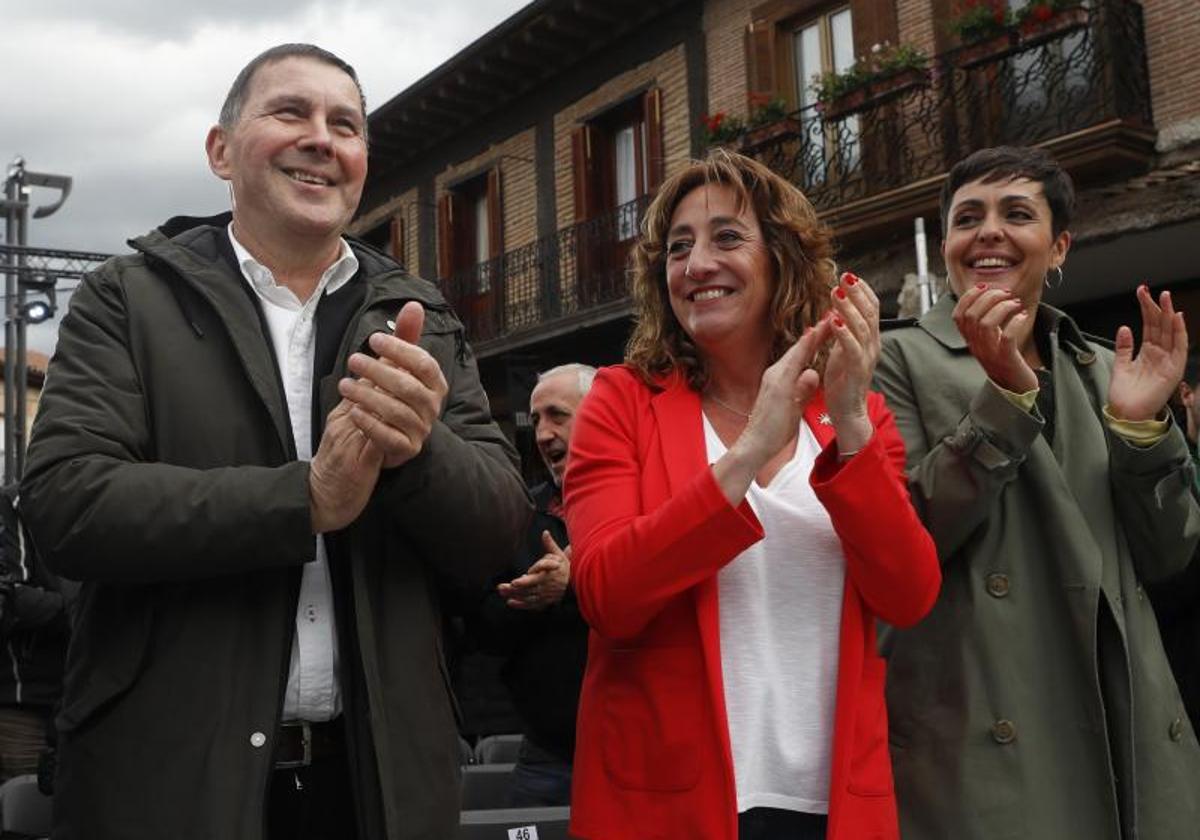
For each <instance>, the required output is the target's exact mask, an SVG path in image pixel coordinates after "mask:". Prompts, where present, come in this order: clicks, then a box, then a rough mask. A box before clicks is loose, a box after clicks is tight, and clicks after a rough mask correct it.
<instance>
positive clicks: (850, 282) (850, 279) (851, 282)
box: [846, 273, 858, 286]
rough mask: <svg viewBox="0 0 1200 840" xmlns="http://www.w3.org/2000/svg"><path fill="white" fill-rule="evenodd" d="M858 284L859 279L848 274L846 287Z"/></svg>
mask: <svg viewBox="0 0 1200 840" xmlns="http://www.w3.org/2000/svg"><path fill="white" fill-rule="evenodd" d="M857 282H858V277H856V276H855V275H853V274H850V273H847V274H846V285H847V286H853V285H854V284H855V283H857Z"/></svg>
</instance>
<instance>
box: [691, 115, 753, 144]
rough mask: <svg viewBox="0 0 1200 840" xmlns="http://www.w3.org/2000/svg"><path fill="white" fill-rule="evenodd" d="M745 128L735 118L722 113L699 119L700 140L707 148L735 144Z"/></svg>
mask: <svg viewBox="0 0 1200 840" xmlns="http://www.w3.org/2000/svg"><path fill="white" fill-rule="evenodd" d="M745 130H746V127H745V126H744V125H743V124H742V121H741V120H739V119H738V118H737V117H731V116H729V115H728V114H726V113H725V112H724V111H717V112H716V113H715V114H704V115H703V116H702V117H700V140H701V142H702V143H703V144H704V145H705V146H706V147H707V146H727V145H731V144H733V143H736V142H737V140H738V138H739V137H741V136H742V133H743V132H744V131H745Z"/></svg>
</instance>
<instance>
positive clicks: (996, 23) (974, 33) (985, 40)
mask: <svg viewBox="0 0 1200 840" xmlns="http://www.w3.org/2000/svg"><path fill="white" fill-rule="evenodd" d="M1013 23H1014V19H1013V15H1012V12H1010V11H1009V9H1008V2H1007V0H959V2H958V3H957V4H956V5H955V16H954V17H953V18H951V19H950V21H949V22H948V23H947V24H946V29H947V31H949V32H950V33H951V34H952V35H956V36H957V37H958V40H959V42H960V43H961V44H962V46H961V47H959V48H958V49H957V50H956V51H955V52H954V54H953V56H954V63H955V64H956V65H958V66H959V67H963V68H969V67H974V66H976V65H979V64H984V63H986V62H989V61H993V60H996V59H999V58H1001V57H1003V56H1005V55H1007V54H1008V53H1010V52H1012V51H1013V50H1015V49H1016V47H1017V38H1016V32H1015V30H1014V29H1013V28H1012V24H1013Z"/></svg>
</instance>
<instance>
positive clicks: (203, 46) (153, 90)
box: [0, 0, 524, 350]
mask: <svg viewBox="0 0 1200 840" xmlns="http://www.w3.org/2000/svg"><path fill="white" fill-rule="evenodd" d="M522 5H524V3H523V2H521V0H474V2H470V3H461V2H460V3H453V4H447V3H428V2H425V0H421V2H417V0H408V1H407V2H386V0H369V1H368V0H358V2H349V3H345V2H343V3H337V2H330V0H319V1H318V0H312V2H295V1H294V0H289V2H284V0H256V2H255V3H244V2H241V0H238V2H235V0H206V2H204V3H195V2H188V3H183V2H178V0H168V1H165V2H154V0H91V2H89V3H86V4H83V3H79V2H78V0H74V2H71V0H40V1H39V2H37V3H33V2H29V3H20V4H15V3H13V2H12V0H0V19H2V20H3V21H4V33H5V35H4V45H5V46H4V56H5V57H4V67H5V78H4V79H3V84H0V166H4V165H6V164H7V163H8V162H9V161H11V160H12V159H13V157H14V156H16V155H18V154H19V155H22V156H24V158H25V159H26V161H27V165H28V167H29V168H30V169H31V170H34V171H40V172H52V173H58V174H64V175H70V176H72V177H73V178H74V186H73V191H72V193H71V196H70V198H69V199H68V201H67V203H66V204H65V205H64V206H63V207H62V209H61V210H59V212H58V213H57V214H55V215H53V216H50V217H48V218H46V219H39V220H36V221H33V222H32V223H31V225H30V230H29V241H30V244H32V245H40V246H44V247H55V248H69V249H78V250H93V251H100V252H105V253H117V252H123V251H125V250H127V247H126V245H125V241H126V240H127V239H129V238H130V237H133V236H138V235H140V234H142V233H145V232H146V231H147V230H149V229H151V228H153V227H155V226H156V225H158V224H160V223H161V222H162V221H163V220H164V219H166V218H168V217H169V216H172V215H177V214H180V213H186V214H189V215H202V214H206V213H214V212H219V211H221V210H224V209H226V208H227V207H228V197H227V193H226V190H225V186H224V184H223V183H222V182H221V181H219V180H217V179H216V178H215V177H214V176H213V175H212V174H211V173H210V172H209V171H208V166H207V162H206V160H205V156H204V136H205V133H206V132H207V130H208V128H209V126H210V125H211V124H212V123H213V122H214V121H215V119H216V116H217V112H218V110H219V109H220V104H221V100H222V99H223V98H224V96H225V92H226V91H227V89H228V87H229V84H230V82H232V80H233V77H234V76H235V75H236V74H237V71H238V70H239V69H240V68H241V67H242V66H243V65H244V64H245V63H246V62H247V61H249V60H250V59H251V58H252V57H253V56H255V55H257V54H258V53H259V52H261V51H262V50H264V49H266V48H267V47H269V46H271V45H273V44H278V43H282V42H285V41H308V42H312V43H317V44H320V45H321V46H324V47H326V48H327V49H330V50H332V51H334V52H335V53H337V54H338V55H340V56H342V57H343V58H345V59H346V60H347V61H349V62H350V63H351V64H353V65H354V66H355V68H356V69H357V70H358V73H359V76H360V78H361V79H362V82H363V87H364V88H365V91H366V95H367V101H368V104H369V105H378V104H380V103H382V102H385V101H387V100H388V99H390V98H391V97H392V96H394V95H395V94H396V93H398V92H399V91H401V90H403V89H404V88H405V87H407V86H408V85H409V84H411V83H412V82H414V81H416V80H417V79H418V78H420V77H421V76H423V75H425V74H426V73H428V72H429V71H430V70H432V69H433V68H434V67H436V66H438V65H439V64H441V63H442V62H443V61H445V60H446V59H448V58H449V57H450V56H452V55H453V54H454V53H455V52H457V51H458V50H460V49H462V48H463V47H464V46H466V45H467V44H468V43H470V42H471V41H473V40H475V39H476V38H478V37H479V36H480V35H482V34H484V33H485V32H486V31H488V30H489V29H491V28H492V27H493V26H495V25H496V24H498V23H500V22H501V21H503V20H504V19H505V18H507V17H508V16H509V15H511V14H513V13H514V12H515V11H517V10H518V9H519V8H520V7H521V6H522ZM10 7H12V8H10ZM32 199H33V201H34V203H35V204H36V203H48V202H49V201H51V200H52V199H53V196H52V195H50V194H49V193H46V192H43V191H40V190H35V191H34V193H33V195H32ZM0 233H2V231H0ZM53 332H54V331H53V328H47V327H45V326H42V327H39V328H37V329H36V330H35V331H33V332H31V337H30V342H31V345H32V346H35V347H37V348H38V349H43V350H47V349H49V346H50V345H51V344H52V342H53Z"/></svg>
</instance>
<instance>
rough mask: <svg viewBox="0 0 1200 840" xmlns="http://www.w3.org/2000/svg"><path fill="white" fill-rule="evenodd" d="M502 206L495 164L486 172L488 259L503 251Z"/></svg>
mask: <svg viewBox="0 0 1200 840" xmlns="http://www.w3.org/2000/svg"><path fill="white" fill-rule="evenodd" d="M503 207H504V205H503V203H502V202H501V201H500V167H498V166H496V167H493V168H492V169H491V170H489V171H488V174H487V214H488V252H489V253H488V255H487V258H488V259H495V258H496V257H498V256H500V255H501V254H503V253H504V216H503V213H502V211H503ZM479 257H480V258H482V257H483V255H482V254H480V255H479Z"/></svg>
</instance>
